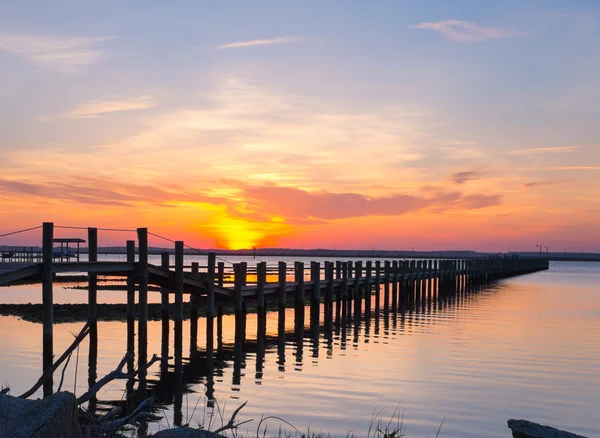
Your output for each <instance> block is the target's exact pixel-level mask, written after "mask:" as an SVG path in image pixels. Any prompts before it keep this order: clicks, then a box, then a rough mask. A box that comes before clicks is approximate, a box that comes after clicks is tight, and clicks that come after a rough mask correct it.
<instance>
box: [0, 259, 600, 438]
mask: <svg viewBox="0 0 600 438" xmlns="http://www.w3.org/2000/svg"><path fill="white" fill-rule="evenodd" d="M186 260H187V258H186ZM271 262H272V260H271ZM599 284H600V264H599V263H574V262H573V263H569V262H552V263H551V266H550V270H549V271H546V272H540V273H535V274H530V275H526V276H520V277H515V278H512V279H508V280H503V281H501V282H498V283H496V284H494V285H493V286H491V287H489V288H486V289H483V290H481V291H478V292H477V293H474V294H467V295H464V296H462V297H459V298H457V299H452V300H446V301H438V300H433V301H427V300H426V301H423V300H421V302H419V303H418V307H417V308H416V309H413V310H412V311H410V312H406V313H405V314H404V315H403V314H402V313H399V314H394V313H393V312H390V313H389V314H388V315H387V316H386V315H385V314H384V313H383V312H381V314H380V315H379V316H378V317H376V315H375V314H374V313H373V315H372V317H371V319H370V321H369V323H368V324H366V323H365V321H364V319H363V320H362V321H361V324H360V326H359V327H356V326H354V324H353V323H349V324H348V325H346V326H344V327H342V328H341V329H339V328H336V327H333V329H332V331H331V336H328V330H326V329H325V328H324V327H321V331H320V335H319V338H318V342H315V340H314V339H313V338H312V337H311V331H310V327H309V326H308V315H309V310H308V309H306V315H307V326H306V327H305V330H304V337H303V338H302V339H301V340H300V339H299V338H298V337H297V336H296V335H297V334H298V333H296V334H295V333H294V311H293V309H289V310H288V311H287V312H286V336H285V344H283V345H281V347H283V348H281V347H280V346H279V345H278V336H277V335H278V324H277V317H278V315H277V313H269V314H268V315H267V328H266V334H267V336H266V339H265V341H264V343H265V354H264V362H263V361H258V362H257V354H259V353H260V348H258V344H257V335H256V334H257V318H256V315H253V314H249V315H248V317H247V325H246V337H247V343H246V345H245V346H244V349H243V351H241V352H237V359H238V360H235V359H236V350H235V348H234V345H233V344H234V334H235V330H234V322H235V321H234V317H233V316H225V317H224V318H223V340H222V341H223V346H224V348H223V351H222V352H221V353H218V352H217V351H215V367H214V370H213V373H209V372H207V371H209V370H207V367H206V356H205V345H206V344H205V342H206V341H205V339H206V333H205V321H204V320H203V319H200V320H199V323H198V338H197V340H198V341H197V342H198V346H197V348H192V349H191V350H192V352H191V354H190V341H191V339H190V338H191V337H190V323H189V321H185V322H184V324H183V333H184V336H183V356H184V358H183V367H184V370H183V373H184V379H185V381H186V382H188V384H187V385H186V388H185V393H184V394H183V396H181V399H180V400H179V402H180V403H181V416H182V417H183V422H184V423H186V422H189V423H191V424H192V425H196V424H198V423H201V424H202V423H203V424H207V423H208V415H209V414H210V412H211V409H210V408H207V407H206V405H207V399H206V395H205V393H206V388H207V382H210V380H211V379H210V378H207V375H211V374H212V375H213V376H214V377H213V380H214V382H213V384H214V396H215V398H216V400H217V401H218V404H219V406H220V407H221V408H223V406H225V410H226V417H227V418H228V416H229V414H230V413H231V412H232V411H233V409H235V408H236V407H237V406H239V405H240V404H241V403H242V402H244V401H248V405H247V406H246V407H245V408H244V409H243V410H242V412H241V413H240V417H239V419H240V420H247V419H254V421H253V422H252V423H250V424H249V428H250V430H252V431H254V432H255V431H256V426H257V424H258V420H259V419H260V418H261V416H263V415H264V416H267V415H274V416H279V417H282V418H284V419H286V420H287V421H289V422H291V423H293V424H294V425H296V426H297V427H298V428H300V429H302V430H306V428H307V427H309V426H310V428H311V430H322V431H327V432H330V433H331V434H332V435H334V436H345V435H346V433H347V432H348V431H355V432H356V435H357V436H365V435H366V429H367V428H368V424H369V422H370V420H371V418H372V416H373V412H380V411H383V412H384V413H383V417H384V418H386V419H388V418H389V417H390V416H392V414H393V412H394V410H395V409H396V408H399V410H400V412H401V414H403V416H404V420H403V431H404V432H405V433H406V434H407V436H409V437H412V436H418V437H427V436H435V434H436V432H437V430H438V428H439V426H440V423H441V422H442V420H443V426H442V430H441V433H440V436H442V437H455V436H461V437H506V436H509V431H508V429H507V426H506V420H508V419H509V418H526V419H529V420H532V421H536V422H541V423H545V424H551V425H554V426H556V427H559V428H562V429H566V430H569V431H572V432H575V433H579V434H582V435H586V436H590V437H593V436H600V425H599V424H598V422H597V419H596V417H597V412H599V411H600V360H599V359H600V348H599V347H600V293H598V291H599V287H598V285H599ZM40 291H41V287H40V286H39V285H34V286H15V287H11V288H0V302H2V303H6V302H39V296H40V295H41V292H40ZM86 295H87V294H86V291H81V290H71V289H63V285H56V286H55V297H56V302H61V300H63V301H62V302H85V298H86ZM124 296H125V292H105V291H100V292H99V301H104V302H125V299H124ZM150 301H151V302H158V301H159V296H158V294H150ZM372 303H373V304H372V306H373V307H374V299H373V302H372ZM352 320H354V316H352ZM321 321H323V316H321ZM81 326H82V323H75V324H58V325H56V326H55V348H54V351H55V352H58V354H60V352H62V351H63V350H64V349H65V348H66V347H67V346H68V345H69V344H70V343H71V342H72V333H77V332H78V331H79V329H80V328H81ZM126 326H127V324H126V323H122V322H100V323H98V331H99V345H98V350H99V352H98V364H97V368H98V375H99V376H102V375H104V374H106V373H108V372H109V371H111V370H112V369H114V367H115V366H116V364H117V363H118V362H119V361H120V359H121V358H122V356H123V354H124V352H125V351H126V348H127V336H126V333H127V329H126ZM0 331H1V333H3V334H4V336H2V338H0V348H1V351H3V353H4V354H3V355H2V357H0V382H6V383H8V384H9V385H10V386H11V392H12V393H13V394H19V393H20V392H23V391H24V390H26V389H28V388H29V387H30V386H31V385H32V384H33V383H34V382H35V381H36V380H37V378H38V377H39V374H40V368H41V340H42V336H41V326H40V325H39V324H33V323H29V322H25V321H20V320H17V319H16V318H14V317H0ZM161 338H162V326H161V322H160V321H155V322H150V323H149V325H148V340H149V345H148V352H149V353H150V354H152V353H159V354H160V352H161ZM88 348H89V347H88V344H87V340H86V341H84V342H83V343H82V344H81V347H80V352H79V362H78V363H79V366H78V378H77V381H76V385H75V365H74V361H73V360H72V361H71V364H70V365H69V369H68V370H67V373H66V377H65V389H68V390H71V391H72V390H73V389H74V385H75V386H76V391H77V393H78V394H82V393H83V392H84V391H85V390H86V388H87V366H88V357H87V351H88ZM173 351H174V347H173V324H172V323H171V325H170V350H169V352H170V354H171V355H173ZM190 357H191V360H190ZM173 363H174V360H173V359H172V360H171V361H170V365H173ZM261 363H262V369H261V366H260V364H261ZM159 371H160V367H159V366H158V365H155V367H153V368H152V369H151V372H150V376H149V379H150V380H155V381H157V382H160V381H161V375H160V372H159ZM172 376H173V368H172V367H171V368H170V369H169V373H168V375H167V374H163V375H162V383H160V385H159V388H162V390H161V397H162V399H163V400H167V401H168V404H167V405H166V406H165V408H164V415H165V416H166V418H167V420H165V421H164V422H162V423H158V424H152V425H150V430H159V429H161V428H164V427H166V425H167V424H170V425H172V424H173V420H174V410H175V409H174V404H173V402H177V395H176V394H175V392H174V388H173V385H172V380H169V379H170V378H172ZM56 380H59V379H58V378H57V379H56ZM57 385H58V382H57V381H55V386H57ZM209 386H212V385H209ZM123 389H124V382H122V381H116V382H113V383H112V384H110V385H108V386H107V387H106V388H105V389H103V390H102V391H101V393H100V394H99V399H100V401H101V402H102V401H105V402H106V401H111V400H120V399H121V398H122V397H123ZM280 424H281V423H279V422H278V421H276V420H269V422H268V425H269V429H270V430H271V431H273V432H275V431H276V429H277V428H278V427H279V425H280Z"/></svg>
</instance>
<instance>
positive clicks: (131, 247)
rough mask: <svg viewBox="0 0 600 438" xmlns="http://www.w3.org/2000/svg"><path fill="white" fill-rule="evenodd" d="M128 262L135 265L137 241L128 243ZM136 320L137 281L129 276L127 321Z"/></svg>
mask: <svg viewBox="0 0 600 438" xmlns="http://www.w3.org/2000/svg"><path fill="white" fill-rule="evenodd" d="M127 262H128V263H135V240H128V241H127ZM134 320H135V280H134V278H133V274H128V275H127V321H134Z"/></svg>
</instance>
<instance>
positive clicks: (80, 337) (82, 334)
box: [19, 319, 95, 398]
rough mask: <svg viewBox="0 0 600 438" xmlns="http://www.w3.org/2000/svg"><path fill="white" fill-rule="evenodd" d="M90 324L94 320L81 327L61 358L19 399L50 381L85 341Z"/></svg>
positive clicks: (28, 395)
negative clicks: (61, 365) (62, 364)
mask: <svg viewBox="0 0 600 438" xmlns="http://www.w3.org/2000/svg"><path fill="white" fill-rule="evenodd" d="M92 322H95V319H92V320H90V321H88V322H87V323H86V324H85V325H84V326H83V328H82V329H81V331H80V332H79V334H78V335H77V336H75V340H74V341H73V343H72V344H71V346H70V347H69V348H67V349H66V350H65V352H64V353H63V354H62V356H61V357H60V358H59V359H58V360H57V361H56V362H54V363H53V364H52V366H51V367H50V368H48V369H47V370H46V371H44V373H43V374H42V376H41V377H40V378H39V379H38V381H37V382H36V384H35V385H33V386H32V387H31V389H29V390H28V391H25V392H24V393H23V394H21V395H20V396H19V398H28V397H31V396H32V395H33V394H34V393H35V392H36V391H37V390H38V389H40V388H41V387H42V385H43V384H44V383H46V382H47V381H48V380H50V379H51V378H52V376H53V375H54V372H55V371H56V370H57V369H58V367H59V366H60V364H61V363H63V362H64V361H65V360H66V359H67V358H69V357H70V356H71V353H73V350H75V349H76V348H77V346H78V345H79V344H80V343H81V341H83V340H84V339H85V337H86V336H87V335H88V334H89V332H90V324H91V323H92Z"/></svg>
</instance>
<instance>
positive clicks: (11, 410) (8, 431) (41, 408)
mask: <svg viewBox="0 0 600 438" xmlns="http://www.w3.org/2000/svg"><path fill="white" fill-rule="evenodd" d="M0 436H1V437H7V438H8V437H10V438H21V437H22V438H33V437H40V438H41V437H45V438H67V437H68V438H70V437H78V436H79V426H78V424H77V400H76V398H75V396H74V395H73V394H71V393H70V392H58V393H56V394H54V395H52V396H50V397H46V398H45V399H42V400H27V399H22V398H17V397H13V396H10V395H0Z"/></svg>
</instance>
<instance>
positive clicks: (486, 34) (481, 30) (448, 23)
mask: <svg viewBox="0 0 600 438" xmlns="http://www.w3.org/2000/svg"><path fill="white" fill-rule="evenodd" d="M410 27H412V28H415V29H429V30H433V31H436V32H439V33H441V34H442V35H443V36H444V37H445V38H447V39H449V40H450V41H454V42H457V43H471V42H475V41H484V40H489V39H501V38H514V37H518V36H524V35H527V34H526V33H525V32H518V31H515V30H509V29H499V28H494V27H485V26H480V25H479V24H477V23H473V22H469V21H461V20H442V21H435V22H424V23H420V24H415V25H412V26H410Z"/></svg>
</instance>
